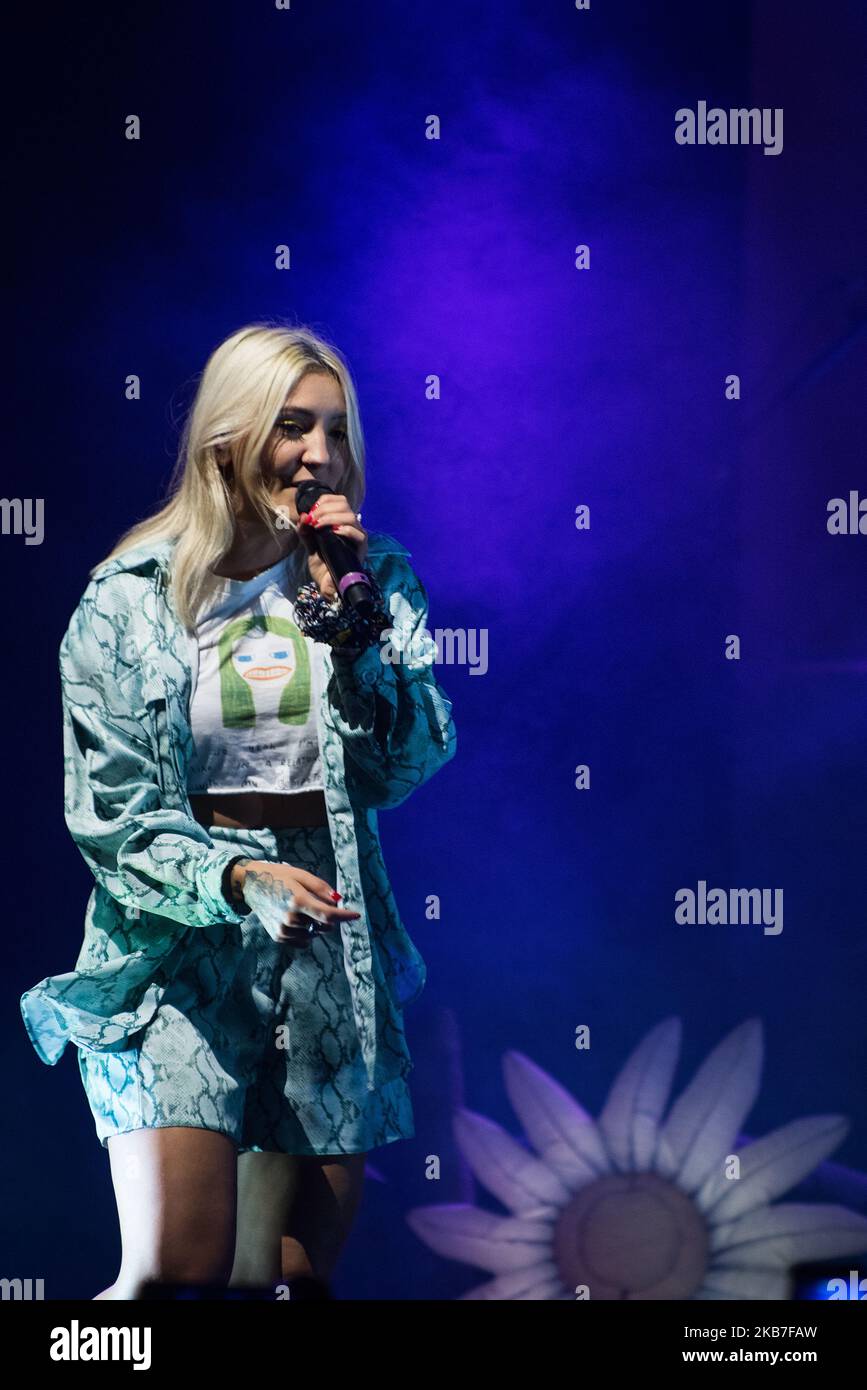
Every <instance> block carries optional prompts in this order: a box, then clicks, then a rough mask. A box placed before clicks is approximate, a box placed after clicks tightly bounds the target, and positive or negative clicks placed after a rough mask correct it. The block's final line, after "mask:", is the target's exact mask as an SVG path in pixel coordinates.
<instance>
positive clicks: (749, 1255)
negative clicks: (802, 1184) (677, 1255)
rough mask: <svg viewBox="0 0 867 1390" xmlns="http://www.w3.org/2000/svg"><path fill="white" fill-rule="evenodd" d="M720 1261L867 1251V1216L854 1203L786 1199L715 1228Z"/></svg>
mask: <svg viewBox="0 0 867 1390" xmlns="http://www.w3.org/2000/svg"><path fill="white" fill-rule="evenodd" d="M711 1249H712V1250H713V1252H714V1261H713V1262H714V1265H715V1266H716V1265H722V1266H726V1267H734V1268H738V1267H740V1266H744V1267H746V1266H750V1267H751V1268H755V1267H756V1266H757V1265H764V1266H767V1267H772V1268H775V1269H783V1268H790V1267H791V1266H792V1265H797V1264H801V1263H802V1262H804V1261H806V1260H821V1259H826V1258H829V1257H830V1258H838V1257H840V1256H842V1255H860V1254H862V1253H864V1252H865V1251H867V1217H865V1216H861V1215H860V1214H859V1213H858V1212H855V1211H850V1210H849V1209H848V1207H839V1206H831V1205H828V1204H821V1205H810V1204H808V1203H806V1202H781V1203H779V1204H778V1205H777V1206H775V1207H765V1208H764V1209H763V1210H761V1211H751V1212H748V1213H747V1214H746V1215H745V1216H741V1217H739V1218H738V1219H737V1220H736V1221H727V1222H724V1223H723V1224H722V1225H720V1226H717V1227H715V1228H714V1229H712V1230H711Z"/></svg>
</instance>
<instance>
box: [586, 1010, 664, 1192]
mask: <svg viewBox="0 0 867 1390" xmlns="http://www.w3.org/2000/svg"><path fill="white" fill-rule="evenodd" d="M680 1033H681V1023H680V1019H679V1018H667V1019H665V1020H663V1022H662V1023H658V1024H657V1025H656V1027H655V1028H653V1029H652V1030H651V1032H649V1033H648V1034H647V1037H646V1038H643V1039H642V1041H641V1042H640V1043H639V1044H638V1046H637V1047H636V1049H635V1051H634V1052H633V1053H632V1055H631V1056H630V1057H629V1059H628V1060H627V1062H626V1063H625V1064H624V1066H623V1067H622V1068H621V1070H620V1072H619V1073H618V1075H617V1077H616V1078H615V1081H614V1084H613V1085H612V1087H611V1090H610V1091H609V1093H608V1099H607V1100H606V1102H605V1107H604V1109H603V1110H602V1113H601V1114H600V1116H599V1120H598V1125H599V1131H600V1133H601V1135H602V1138H603V1139H604V1141H605V1144H606V1146H607V1149H608V1152H609V1153H610V1154H611V1157H612V1159H613V1161H614V1165H615V1167H617V1168H619V1169H620V1171H621V1172H630V1171H641V1170H642V1169H646V1168H650V1167H651V1165H652V1163H653V1156H654V1154H655V1152H656V1144H657V1139H658V1136H659V1124H660V1121H661V1119H662V1115H663V1111H664V1110H665V1107H666V1105H667V1104H668V1097H669V1093H670V1091H671V1082H672V1078H673V1076H674V1070H675V1067H676V1066H677V1059H678V1055H679V1053H680Z"/></svg>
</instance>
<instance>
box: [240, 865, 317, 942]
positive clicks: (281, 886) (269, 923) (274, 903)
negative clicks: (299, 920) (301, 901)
mask: <svg viewBox="0 0 867 1390" xmlns="http://www.w3.org/2000/svg"><path fill="white" fill-rule="evenodd" d="M244 899H245V901H246V902H247V903H249V905H250V907H251V908H252V910H253V912H255V914H256V916H257V917H258V918H259V921H260V922H261V923H262V926H263V927H265V928H268V927H280V926H283V925H285V923H286V917H287V915H288V914H289V913H290V912H296V911H298V912H300V911H301V909H300V908H299V907H298V906H297V902H296V898H295V895H294V893H293V892H292V891H291V889H290V888H288V887H287V886H286V884H285V883H284V882H283V880H282V879H281V878H278V877H277V875H276V874H275V873H273V872H272V871H271V870H270V869H261V868H260V869H248V870H247V872H246V874H245V875H244ZM308 915H309V914H308Z"/></svg>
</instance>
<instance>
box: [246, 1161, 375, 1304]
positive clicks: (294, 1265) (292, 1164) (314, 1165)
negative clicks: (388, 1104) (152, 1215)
mask: <svg viewBox="0 0 867 1390" xmlns="http://www.w3.org/2000/svg"><path fill="white" fill-rule="evenodd" d="M366 1159H367V1155H366V1154H326V1155H319V1154H315V1155H311V1154H281V1153H243V1154H239V1155H238V1222H237V1241H236V1247H235V1264H234V1267H233V1269H232V1274H231V1278H230V1280H229V1283H230V1286H232V1287H236V1286H239V1285H247V1286H249V1285H258V1286H260V1287H273V1286H275V1285H276V1284H279V1283H281V1282H285V1281H286V1280H287V1279H296V1278H298V1277H299V1276H300V1275H306V1276H308V1277H310V1276H313V1277H314V1278H316V1279H321V1280H322V1281H323V1282H327V1281H328V1279H329V1278H330V1276H331V1274H332V1272H333V1270H334V1267H335V1265H336V1263H337V1258H338V1256H339V1254H340V1252H341V1250H342V1249H343V1246H344V1245H345V1243H346V1240H347V1237H348V1236H349V1232H350V1230H351V1229H352V1224H353V1221H354V1220H355V1216H356V1214H357V1211H358V1207H359V1205H360V1202H361V1196H362V1192H363V1188H364V1167H365V1162H366Z"/></svg>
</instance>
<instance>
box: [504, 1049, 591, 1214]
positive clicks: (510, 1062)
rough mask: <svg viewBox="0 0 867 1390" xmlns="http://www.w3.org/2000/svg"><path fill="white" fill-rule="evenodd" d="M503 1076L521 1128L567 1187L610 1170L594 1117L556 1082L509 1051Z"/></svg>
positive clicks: (526, 1059) (571, 1187) (582, 1184)
mask: <svg viewBox="0 0 867 1390" xmlns="http://www.w3.org/2000/svg"><path fill="white" fill-rule="evenodd" d="M503 1079H504V1082H505V1086H506V1092H507V1094H508V1097H509V1100H510V1102H511V1105H512V1109H513V1110H514V1112H515V1114H516V1115H517V1116H518V1119H519V1120H520V1121H521V1128H522V1129H523V1131H524V1133H525V1134H526V1136H527V1138H528V1139H529V1140H530V1143H531V1144H532V1145H533V1148H534V1149H535V1150H536V1152H537V1153H538V1154H540V1155H541V1157H542V1159H543V1160H544V1162H545V1163H546V1164H547V1165H548V1167H549V1168H553V1170H554V1172H555V1173H556V1174H557V1176H558V1177H559V1178H561V1179H562V1181H563V1182H564V1183H565V1184H566V1185H567V1187H568V1188H569V1189H570V1191H572V1192H575V1191H577V1189H578V1188H579V1187H583V1186H584V1184H585V1183H587V1182H589V1181H590V1180H591V1179H592V1178H594V1177H595V1176H596V1175H597V1174H599V1173H607V1172H609V1171H610V1169H611V1163H610V1160H609V1158H608V1154H607V1153H606V1151H605V1145H604V1144H603V1143H602V1140H601V1138H600V1137H599V1132H598V1129H597V1127H596V1122H595V1120H594V1119H593V1117H592V1115H588V1113H587V1111H586V1110H584V1109H583V1107H582V1106H581V1105H579V1104H578V1102H577V1101H576V1100H575V1098H574V1096H571V1095H570V1094H569V1092H568V1091H567V1090H566V1089H565V1088H564V1087H563V1086H561V1085H560V1084H559V1082H557V1081H555V1080H554V1078H553V1077H552V1076H549V1075H548V1073H547V1072H546V1071H543V1070H542V1068H541V1067H537V1066H536V1064H535V1062H531V1061H530V1059H529V1057H525V1056H524V1054H523V1053H522V1052H514V1051H512V1052H507V1053H506V1054H505V1055H504V1057H503Z"/></svg>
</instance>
